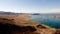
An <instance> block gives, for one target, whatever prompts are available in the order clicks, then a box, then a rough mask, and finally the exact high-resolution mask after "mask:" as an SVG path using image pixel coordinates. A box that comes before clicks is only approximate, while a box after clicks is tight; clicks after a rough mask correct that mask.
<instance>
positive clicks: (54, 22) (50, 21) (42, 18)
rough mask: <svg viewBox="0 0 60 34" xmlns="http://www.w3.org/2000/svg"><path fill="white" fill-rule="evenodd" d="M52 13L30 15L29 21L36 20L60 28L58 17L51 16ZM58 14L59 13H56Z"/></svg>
mask: <svg viewBox="0 0 60 34" xmlns="http://www.w3.org/2000/svg"><path fill="white" fill-rule="evenodd" d="M50 16H54V15H45V14H41V15H32V18H31V21H34V22H38V23H40V24H45V25H48V26H50V27H53V28H57V29H58V28H60V18H51V17H50ZM57 16H60V15H57Z"/></svg>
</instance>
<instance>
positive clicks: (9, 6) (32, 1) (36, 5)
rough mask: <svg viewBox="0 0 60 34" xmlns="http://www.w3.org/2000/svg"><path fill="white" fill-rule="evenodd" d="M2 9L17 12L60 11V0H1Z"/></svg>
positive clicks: (0, 6) (0, 8)
mask: <svg viewBox="0 0 60 34" xmlns="http://www.w3.org/2000/svg"><path fill="white" fill-rule="evenodd" d="M0 11H7V12H8V11H11V12H17V13H21V12H22V13H51V12H60V0H0Z"/></svg>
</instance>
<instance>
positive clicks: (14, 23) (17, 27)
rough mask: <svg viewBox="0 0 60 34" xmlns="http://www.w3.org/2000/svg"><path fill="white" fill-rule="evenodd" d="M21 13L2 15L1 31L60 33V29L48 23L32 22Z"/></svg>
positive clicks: (6, 33) (11, 32) (33, 33)
mask: <svg viewBox="0 0 60 34" xmlns="http://www.w3.org/2000/svg"><path fill="white" fill-rule="evenodd" d="M26 17H27V16H26V15H25V16H24V15H21V17H20V16H17V17H13V18H14V19H13V18H12V17H11V16H10V17H7V16H6V17H5V16H4V17H3V18H2V17H0V33H2V34H3V32H4V33H5V34H60V30H59V29H54V28H51V27H49V26H47V25H43V24H38V23H37V22H31V21H28V20H25V19H27V18H26ZM28 18H30V17H28Z"/></svg>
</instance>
